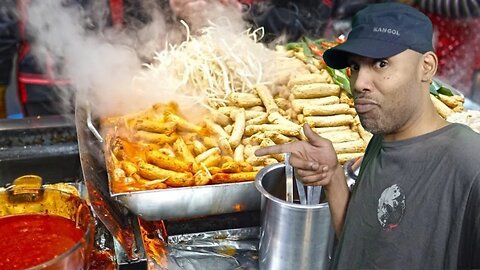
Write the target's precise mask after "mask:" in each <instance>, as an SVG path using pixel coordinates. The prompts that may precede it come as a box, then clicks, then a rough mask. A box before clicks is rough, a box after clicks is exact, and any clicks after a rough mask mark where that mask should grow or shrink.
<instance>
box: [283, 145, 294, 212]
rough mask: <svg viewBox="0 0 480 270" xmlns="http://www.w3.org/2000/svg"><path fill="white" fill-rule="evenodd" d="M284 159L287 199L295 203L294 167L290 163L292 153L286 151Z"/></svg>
mask: <svg viewBox="0 0 480 270" xmlns="http://www.w3.org/2000/svg"><path fill="white" fill-rule="evenodd" d="M284 159H285V181H286V182H285V184H286V187H285V190H286V196H285V198H286V199H285V200H286V201H287V202H289V203H293V168H292V165H290V162H289V160H290V153H285V154H284Z"/></svg>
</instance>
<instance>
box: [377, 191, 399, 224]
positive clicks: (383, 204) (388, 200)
mask: <svg viewBox="0 0 480 270" xmlns="http://www.w3.org/2000/svg"><path fill="white" fill-rule="evenodd" d="M404 213H405V193H404V192H403V190H402V189H401V188H400V187H399V186H398V185H397V184H395V185H392V186H390V187H387V188H386V189H384V190H383V192H382V195H381V196H380V198H379V199H378V207H377V217H378V221H379V222H380V226H382V228H384V229H387V230H393V229H395V228H396V227H397V226H398V224H400V221H401V220H402V217H403V214H404Z"/></svg>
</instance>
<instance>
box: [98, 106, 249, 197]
mask: <svg viewBox="0 0 480 270" xmlns="http://www.w3.org/2000/svg"><path fill="white" fill-rule="evenodd" d="M206 123H210V124H212V123H211V120H209V119H206V120H205V122H204V123H199V124H196V123H192V122H189V121H187V120H186V119H185V118H184V117H183V116H182V115H181V113H180V111H179V109H178V107H177V105H176V104H175V103H169V104H156V105H154V106H152V108H150V109H148V110H146V111H143V112H140V113H137V114H133V115H126V116H121V117H111V118H106V119H103V120H102V123H101V125H102V132H104V134H105V138H106V143H105V147H106V148H105V153H106V163H107V170H108V173H109V176H110V180H111V188H112V191H113V192H115V193H118V192H126V191H135V190H145V189H162V188H167V187H186V186H194V185H206V184H218V183H227V182H240V181H251V180H253V179H254V178H255V175H256V172H255V171H254V169H253V167H252V166H251V165H250V164H248V163H247V162H242V161H235V160H234V159H233V151H232V150H231V148H230V142H232V143H233V141H232V140H234V138H233V137H230V138H229V140H230V142H228V141H224V138H219V136H218V135H217V134H215V132H216V131H215V130H213V129H212V128H214V127H213V126H209V125H207V124H206Z"/></svg>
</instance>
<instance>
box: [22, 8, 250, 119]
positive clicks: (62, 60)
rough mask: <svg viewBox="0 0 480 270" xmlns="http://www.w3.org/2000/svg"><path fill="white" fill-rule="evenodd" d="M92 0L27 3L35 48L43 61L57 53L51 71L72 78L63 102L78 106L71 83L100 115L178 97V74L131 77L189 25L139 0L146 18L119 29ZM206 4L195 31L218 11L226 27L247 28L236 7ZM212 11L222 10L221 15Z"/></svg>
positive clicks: (181, 35) (118, 112) (143, 69)
mask: <svg viewBox="0 0 480 270" xmlns="http://www.w3.org/2000/svg"><path fill="white" fill-rule="evenodd" d="M92 2H93V3H92V4H91V5H90V6H85V5H84V6H80V5H77V4H73V5H65V4H62V3H60V1H58V0H42V1H32V4H31V6H29V8H28V19H29V21H28V29H29V34H30V35H31V36H33V40H34V42H33V43H32V44H33V46H32V48H33V52H34V53H35V55H36V56H37V58H38V60H39V61H41V63H39V64H40V66H44V65H47V66H48V65H49V63H51V61H50V60H51V59H52V58H53V62H54V63H55V69H53V71H54V72H53V74H48V75H49V76H53V77H54V78H58V79H68V80H70V82H71V86H70V87H68V88H67V87H65V88H64V89H63V91H64V92H63V94H62V95H63V96H64V101H65V102H64V104H62V105H63V106H64V107H66V108H67V109H70V110H71V108H73V106H74V104H72V102H71V100H70V99H69V98H68V97H69V91H70V90H69V89H73V91H74V93H75V96H76V97H77V98H81V99H87V100H89V101H90V103H91V104H92V106H91V107H92V108H93V109H94V110H96V113H97V114H99V115H113V114H124V113H129V112H133V111H135V110H138V109H142V108H145V107H146V106H149V105H151V104H153V103H158V102H165V101H168V99H175V96H172V95H171V94H172V93H174V92H175V89H174V87H175V86H176V85H177V84H176V83H178V80H176V79H175V78H171V76H160V77H159V79H161V80H156V81H149V84H150V85H144V86H145V88H143V89H138V88H135V87H134V86H133V83H132V82H133V81H134V80H133V79H134V77H136V76H139V75H140V74H144V73H145V72H148V70H147V71H146V69H145V67H144V66H142V63H145V62H150V61H152V60H153V55H154V53H155V52H158V51H161V50H163V49H164V48H165V47H167V48H168V46H172V45H170V44H175V43H178V42H179V41H181V40H182V39H184V38H185V36H186V35H185V33H186V29H185V28H184V27H183V26H181V25H180V24H179V23H178V22H177V21H174V20H171V18H172V15H171V14H169V13H167V12H165V9H162V7H160V6H158V5H156V4H154V1H140V2H142V5H143V10H144V11H145V12H148V13H147V14H146V15H147V16H146V17H147V18H148V19H146V20H145V19H144V20H143V21H142V17H143V16H145V14H143V15H140V16H139V18H135V19H137V20H133V23H131V24H127V25H126V26H125V27H124V28H123V29H121V30H119V29H115V28H114V27H111V25H109V24H108V23H106V22H108V18H109V12H108V7H107V6H105V5H104V4H99V3H98V2H103V1H92ZM207 10H209V11H210V12H209V13H208V15H207V13H204V14H203V15H204V16H206V17H204V18H203V20H200V19H199V18H201V16H200V15H202V14H199V15H198V16H196V18H197V20H198V21H195V22H193V21H192V23H193V25H192V23H191V24H190V26H191V29H193V31H196V30H198V29H200V28H201V27H202V26H204V25H205V24H206V23H207V21H209V20H210V21H214V20H215V19H214V18H215V15H217V17H222V18H223V19H224V18H225V16H228V17H229V19H230V22H229V24H228V28H229V29H230V30H222V31H228V32H231V33H233V32H237V33H240V32H241V31H243V22H242V20H241V17H240V16H241V14H240V12H238V11H237V10H230V9H227V8H225V7H224V6H221V4H216V5H213V4H212V7H209V8H207ZM212 11H217V12H221V14H222V16H218V14H215V13H212ZM125 13H128V11H126V12H125ZM47 14H48V15H47ZM207 16H208V17H207ZM223 28H224V27H223ZM240 29H242V30H241V31H240ZM219 34H221V33H220V32H219ZM45 55H49V56H48V57H45Z"/></svg>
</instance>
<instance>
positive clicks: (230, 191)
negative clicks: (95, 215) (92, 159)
mask: <svg viewBox="0 0 480 270" xmlns="http://www.w3.org/2000/svg"><path fill="white" fill-rule="evenodd" d="M77 106H79V104H77ZM80 106H82V108H77V109H76V115H75V117H76V119H77V121H76V122H77V124H80V125H82V124H83V126H77V129H84V130H87V128H88V129H89V130H90V131H91V132H90V134H89V136H85V138H83V140H81V138H79V142H78V143H79V148H82V149H85V148H89V149H90V151H89V153H86V152H84V151H80V158H81V162H83V160H84V159H83V158H82V155H85V154H90V155H92V154H93V153H92V151H96V155H97V156H102V161H101V162H97V163H100V165H101V166H102V168H96V169H95V170H96V171H97V172H100V173H102V174H103V176H102V177H101V178H97V181H103V182H104V183H107V182H108V187H110V186H111V185H110V179H109V177H108V175H107V173H106V170H105V161H104V160H103V153H102V151H101V149H102V145H101V143H103V138H102V137H101V135H100V133H99V132H98V131H97V129H96V128H95V116H94V115H91V111H90V110H89V106H88V104H87V103H83V104H82V105H80ZM92 146H96V147H93V148H92ZM83 165H84V164H83V163H82V167H83ZM102 178H103V179H104V180H103V179H102ZM109 193H110V197H111V198H113V199H114V200H116V201H117V202H120V203H121V204H122V205H123V206H125V207H126V208H128V209H129V210H130V211H131V212H132V213H134V214H136V215H138V216H141V217H142V218H143V219H145V220H165V219H167V220H168V219H179V218H193V217H201V216H208V215H219V214H227V213H233V212H240V211H252V210H259V209H260V193H259V192H258V191H257V190H256V188H255V185H254V182H253V181H252V182H241V183H229V184H218V185H207V186H194V187H182V188H167V189H158V190H146V191H132V192H125V193H112V192H111V189H109Z"/></svg>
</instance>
